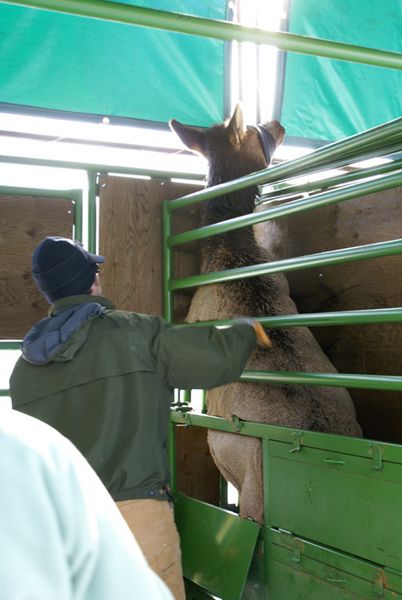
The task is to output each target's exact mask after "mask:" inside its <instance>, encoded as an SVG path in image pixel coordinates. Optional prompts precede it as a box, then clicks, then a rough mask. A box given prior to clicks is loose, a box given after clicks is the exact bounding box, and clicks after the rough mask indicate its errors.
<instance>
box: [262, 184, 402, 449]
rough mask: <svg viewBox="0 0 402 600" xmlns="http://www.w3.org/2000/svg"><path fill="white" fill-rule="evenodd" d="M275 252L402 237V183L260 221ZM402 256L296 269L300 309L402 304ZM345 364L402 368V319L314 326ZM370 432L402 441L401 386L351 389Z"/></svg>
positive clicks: (373, 370)
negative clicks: (385, 389)
mask: <svg viewBox="0 0 402 600" xmlns="http://www.w3.org/2000/svg"><path fill="white" fill-rule="evenodd" d="M258 229H259V235H260V239H261V241H262V243H264V245H266V246H268V247H271V249H272V250H273V252H274V255H275V257H276V258H289V257H293V256H302V255H306V254H312V253H315V252H322V251H325V250H335V249H338V248H343V247H351V246H359V245H363V244H370V243H374V242H381V241H386V240H392V239H397V238H400V237H401V231H402V188H398V189H394V190H388V191H385V192H381V193H377V194H370V195H369V196H365V197H362V198H359V199H356V200H353V201H350V202H345V203H342V204H338V205H335V206H331V207H326V208H321V209H318V210H316V211H309V212H306V213H302V214H300V215H298V216H293V217H288V218H284V219H278V220H277V221H276V222H275V223H274V224H269V223H266V224H265V225H264V226H263V227H261V226H259V228H258ZM401 273H402V256H401V255H397V256H392V257H386V258H379V259H375V260H367V261H360V262H355V263H349V264H344V265H338V266H326V267H323V268H320V269H308V270H305V271H299V272H294V273H289V274H288V275H287V278H288V280H289V284H290V289H291V295H292V297H293V299H294V300H295V301H296V304H297V305H298V308H299V310H300V312H324V311H332V310H334V311H342V310H358V309H370V308H391V307H399V306H401V305H402V277H401ZM312 331H313V333H314V334H315V336H316V337H317V339H318V341H319V342H320V344H321V346H322V347H323V349H324V350H325V352H326V353H327V354H328V356H329V357H330V359H331V360H332V362H333V363H334V364H335V366H336V367H337V368H338V370H339V371H341V372H345V373H368V374H383V375H402V361H401V348H402V324H396V323H395V324H387V325H381V326H380V325H364V326H363V325H354V326H348V327H336V328H334V327H325V328H314V329H312ZM350 392H351V395H352V397H353V399H354V401H355V404H356V407H357V411H358V417H359V421H360V423H361V425H362V426H363V430H364V434H365V436H366V437H370V438H374V439H381V440H384V441H396V442H399V443H402V393H390V392H380V391H370V390H350Z"/></svg>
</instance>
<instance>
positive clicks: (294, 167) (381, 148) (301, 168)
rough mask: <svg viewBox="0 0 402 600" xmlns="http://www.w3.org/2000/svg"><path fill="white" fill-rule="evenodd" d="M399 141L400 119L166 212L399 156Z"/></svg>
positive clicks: (197, 196)
mask: <svg viewBox="0 0 402 600" xmlns="http://www.w3.org/2000/svg"><path fill="white" fill-rule="evenodd" d="M401 140H402V117H400V118H398V119H393V120H392V121H389V122H388V123H384V124H383V125H379V126H378V127H373V128H372V129H368V130H366V131H363V132H362V133H357V134H355V135H353V136H351V137H348V138H345V139H343V140H340V141H339V142H334V143H332V144H329V145H327V146H324V147H322V148H319V149H318V150H315V151H314V152H312V153H311V154H308V155H307V156H302V157H300V158H296V159H294V160H289V161H287V162H284V163H281V164H279V165H275V166H273V167H268V168H267V169H263V170H262V171H258V172H255V173H251V174H250V175H246V176H244V177H240V178H238V179H234V180H232V181H229V182H226V183H221V184H219V185H216V186H213V187H211V188H208V189H206V190H201V191H200V192H194V193H192V194H188V195H186V196H184V197H182V198H177V199H175V200H171V202H170V204H169V206H168V208H167V210H168V211H169V212H171V211H174V210H176V209H177V208H184V207H185V206H190V205H192V204H196V203H197V202H203V201H205V200H210V199H212V198H217V197H218V196H220V195H222V194H229V193H230V192H236V191H238V190H241V189H244V188H247V187H251V186H255V185H261V184H267V183H271V182H276V181H281V180H283V179H285V178H288V177H295V176H296V175H297V176H301V175H306V174H308V173H312V172H314V171H317V170H323V169H329V168H337V167H341V166H345V165H349V164H350V163H351V162H357V161H360V160H366V159H368V158H372V157H376V156H379V155H387V154H391V153H393V152H399V151H401V149H402V148H401V146H402V142H401ZM374 144H377V146H375V145H374Z"/></svg>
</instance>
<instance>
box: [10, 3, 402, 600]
mask: <svg viewBox="0 0 402 600" xmlns="http://www.w3.org/2000/svg"><path fill="white" fill-rule="evenodd" d="M250 7H252V10H251V8H250ZM275 11H277V12H275ZM274 13H275V14H276V15H277V22H276V23H275V27H277V30H273V29H274V28H273V27H272V29H270V28H269V27H267V26H266V23H268V25H269V24H270V23H271V25H272V21H269V17H272V15H273V14H274ZM263 17H264V18H266V19H267V20H266V21H264V20H263ZM401 17H402V5H401V2H400V0H395V2H384V1H383V0H382V1H381V0H371V2H367V3H362V2H361V0H349V1H347V2H346V0H321V1H320V2H319V3H317V2H314V1H313V0H293V1H292V2H289V1H283V2H281V1H279V0H278V1H276V2H274V1H270V2H269V1H265V2H263V1H260V2H258V1H255V2H248V3H247V2H226V1H217V0H210V1H209V2H205V3H197V2H194V1H190V0H188V1H185V0H182V1H181V2H180V1H177V2H164V1H162V0H161V1H160V2H156V1H154V2H152V1H150V2H141V3H136V2H131V1H130V2H128V1H127V2H120V3H118V2H114V1H106V0H86V1H81V2H78V1H77V0H63V1H58V2H55V1H51V0H49V1H44V0H36V1H34V0H32V1H24V2H10V1H8V2H0V24H1V26H2V27H1V29H2V37H1V39H0V52H1V56H2V65H3V66H2V70H1V73H0V103H1V111H2V112H1V113H0V117H1V123H2V126H1V129H2V131H1V136H2V138H1V139H2V140H3V142H4V143H2V146H1V147H2V151H1V154H0V166H1V170H0V176H1V180H0V184H1V187H0V207H1V208H0V211H1V212H0V214H1V219H0V233H1V235H0V245H1V249H2V256H3V260H2V264H1V265H0V279H1V280H2V293H1V294H0V302H1V317H0V338H1V342H0V349H1V352H2V353H3V356H6V353H10V352H14V353H16V352H17V350H18V348H19V340H20V339H21V338H22V336H23V335H24V333H25V332H26V331H27V330H28V328H29V327H30V326H31V325H32V324H33V323H34V322H35V321H37V320H38V319H39V318H41V317H43V316H44V314H45V312H46V306H45V303H44V301H43V300H42V299H41V298H40V296H39V294H38V293H37V292H36V291H35V289H34V285H33V282H32V279H31V275H30V255H31V252H32V249H33V247H34V246H35V245H36V243H37V242H38V241H40V239H42V238H43V237H44V236H45V235H47V234H49V235H50V234H52V235H54V234H58V235H65V236H69V237H71V236H74V237H75V238H76V239H80V240H83V241H84V242H85V243H86V244H87V245H88V248H89V249H90V250H92V251H95V250H98V249H99V252H101V253H102V254H104V255H106V256H107V257H108V266H107V268H105V271H104V273H103V288H104V292H105V295H106V296H108V297H110V298H111V299H112V300H113V301H114V302H115V304H116V305H118V306H119V307H120V308H123V309H128V310H135V311H138V312H148V313H152V314H163V315H164V316H165V318H166V319H167V320H168V321H169V322H172V323H173V322H174V323H178V324H180V323H181V322H183V320H184V319H185V315H186V312H187V309H188V306H189V304H190V301H191V298H192V295H193V293H194V290H195V289H196V288H197V287H199V286H204V285H208V284H213V283H216V282H220V281H230V280H233V279H243V278H244V279H247V278H253V277H256V276H258V275H261V274H269V273H275V272H282V273H285V274H286V275H287V278H288V280H289V285H290V289H291V294H292V297H293V298H294V300H295V301H296V303H297V305H298V308H299V313H300V314H298V315H283V316H282V315H281V316H276V317H272V316H270V315H266V316H265V317H263V318H260V321H261V322H262V323H263V324H264V325H265V326H266V327H269V328H270V329H272V330H275V329H281V328H294V327H296V328H297V327H301V326H308V327H311V328H312V329H313V332H314V334H315V336H316V337H317V339H318V341H319V343H320V345H321V346H322V348H323V349H324V351H325V352H326V354H327V355H328V356H329V358H330V359H331V361H332V362H333V363H334V365H335V366H336V367H337V369H338V371H339V373H336V374H332V373H331V374H329V373H301V372H297V373H295V372H291V373H289V372H285V371H279V372H268V371H267V372H261V371H258V372H257V371H245V372H244V373H243V375H242V381H251V382H260V383H261V384H267V383H268V384H271V385H273V386H274V385H294V384H298V385H313V386H322V385H324V386H334V387H336V386H341V387H347V388H348V389H349V390H350V392H351V395H352V398H353V400H354V403H355V406H356V410H357V415H358V420H359V422H360V424H361V426H362V429H363V436H364V437H363V438H361V439H356V438H348V437H342V436H336V435H330V434H323V433H318V432H312V431H304V430H298V429H292V428H286V427H278V426H273V425H269V424H262V423H256V422H252V421H250V422H249V421H247V422H246V421H241V420H239V419H238V418H237V417H236V415H233V418H232V419H231V420H225V419H222V418H218V417H212V416H209V415H207V414H205V410H204V406H203V394H202V392H201V391H198V392H197V393H196V392H194V391H191V390H177V393H176V396H175V398H176V399H175V404H174V405H173V406H172V413H171V431H170V444H169V455H170V463H171V470H172V483H173V489H174V493H175V515H176V521H177V525H178V528H179V532H180V536H181V544H182V552H183V568H184V575H185V578H186V590H187V597H188V598H189V599H194V600H197V599H203V598H204V599H205V598H214V597H215V598H221V599H223V600H235V599H240V598H244V599H250V600H254V599H260V598H261V599H262V598H269V600H283V599H285V598H286V600H288V599H289V600H296V599H300V600H301V599H309V600H310V599H311V600H316V599H317V600H323V599H325V600H327V599H328V600H332V599H333V600H338V599H344V598H345V599H349V598H350V599H353V598H362V599H367V598H389V599H391V598H402V542H401V540H402V524H401V519H400V518H399V516H398V515H399V507H400V505H401V504H402V419H401V417H402V366H401V358H400V348H401V346H402V327H401V321H402V308H401V297H402V279H401V275H400V273H401V271H402V258H401V253H402V239H401V234H400V231H401V225H402V210H401V201H402V197H401V185H402V169H401V167H402V163H401V160H402V155H401V150H402V118H401V106H402V94H401V90H402V85H401V84H402V76H401V69H402V55H401V54H400V51H401V47H402V39H401V35H400V23H401ZM262 25H263V26H262ZM273 64H274V66H275V68H274V69H272V65H273ZM267 74H268V75H267ZM267 78H268V79H269V82H268V84H269V85H268V88H269V87H272V88H273V89H274V92H273V93H271V90H267V81H266V79H267ZM268 92H269V93H268ZM239 97H240V98H241V99H243V100H245V101H247V102H246V104H247V107H248V108H247V111H248V113H247V114H248V119H249V120H250V123H256V122H258V121H260V120H262V118H264V117H266V116H267V115H268V116H269V117H275V118H278V119H279V120H280V121H281V122H282V123H283V124H284V126H285V128H286V131H287V138H286V140H287V141H286V143H285V147H284V150H283V151H282V155H281V154H280V152H279V151H278V153H277V154H276V155H275V156H276V160H275V164H274V165H273V166H272V167H270V168H269V169H265V170H263V171H259V172H255V173H251V174H249V175H247V176H245V177H242V178H238V179H236V180H234V181H231V182H227V183H224V184H221V185H219V186H217V188H216V189H214V188H208V190H204V189H203V187H204V184H203V176H204V173H205V171H204V169H205V165H204V164H201V163H200V162H199V161H198V159H197V162H196V159H193V158H192V157H191V156H190V155H189V154H188V153H186V152H185V151H183V150H182V149H180V146H177V145H176V146H175V143H174V142H172V140H171V134H170V133H169V132H168V130H167V126H166V123H167V121H168V120H169V119H170V118H173V117H174V118H178V119H180V120H182V121H183V122H185V123H188V124H192V125H197V126H202V127H206V126H209V125H211V124H212V123H215V122H221V121H222V120H223V119H224V118H226V117H228V116H229V114H230V110H231V107H232V106H233V103H234V101H235V100H237V99H238V98H239ZM250 99H251V100H250ZM267 103H271V104H270V108H269V111H267V108H266V105H267ZM41 117H42V118H44V117H46V119H43V120H41ZM32 118H33V119H34V121H31V119H32ZM36 118H37V119H38V121H35V119H36ZM61 119H63V122H62V124H60V125H58V126H60V127H65V129H63V132H62V133H58V134H55V133H54V131H56V130H57V127H56V126H55V124H56V123H58V122H59V120H61ZM77 121H78V122H79V129H80V130H81V135H80V134H79V133H73V123H75V122H77ZM33 122H34V123H35V124H34V125H32V123H33ZM66 122H67V125H65V123H66ZM36 123H38V125H36ZM47 127H49V129H48V130H47V129H46V128H47ZM84 131H85V134H83V133H82V132H84ZM85 136H88V138H87V139H86V137H85ZM89 137H91V140H89ZM143 140H145V141H143ZM298 146H303V148H304V151H303V152H299V156H297V157H296V158H292V152H293V151H294V149H295V148H296V147H298ZM68 149H70V150H71V149H72V150H73V154H71V152H70V154H69V155H68V156H67V150H68ZM307 149H308V151H307ZM285 151H286V152H285ZM106 153H107V154H106ZM177 153H179V157H180V161H177V160H176V159H177V158H178V154H177ZM145 158H146V159H147V160H145ZM200 164H201V166H200ZM155 165H157V166H156V167H155ZM183 165H184V166H183ZM13 169H14V170H15V173H16V174H17V177H18V181H19V183H18V185H17V184H16V183H15V182H11V183H10V177H9V175H10V173H11V172H12V171H13ZM23 169H24V170H23ZM29 169H33V171H34V172H36V171H38V172H41V173H44V175H43V177H45V178H46V177H47V175H48V174H49V176H50V173H56V177H53V178H52V182H51V184H46V185H43V184H42V185H41V186H40V187H38V184H36V185H28V184H27V183H26V181H28V179H29V175H27V173H29V172H33V171H29ZM43 169H47V170H46V171H43ZM65 173H67V174H68V173H70V175H71V173H73V175H71V177H70V179H69V182H73V184H66V185H60V183H59V182H58V181H57V178H61V177H62V176H64V175H63V174H65ZM20 182H21V183H20ZM250 186H257V189H258V195H257V196H256V210H255V211H253V212H252V213H250V214H249V215H247V216H243V217H242V218H241V219H231V220H228V221H227V222H222V223H219V224H218V225H217V226H216V225H215V226H209V227H208V226H204V227H203V226H201V224H200V221H199V207H200V205H201V204H202V203H203V202H205V201H207V200H209V199H211V198H214V197H218V196H219V195H220V194H223V193H229V192H233V191H236V190H240V189H243V188H246V187H250ZM251 225H252V226H253V227H255V228H256V231H257V232H258V235H259V237H260V240H261V244H263V245H265V246H269V247H270V249H271V250H272V252H273V254H274V255H275V260H273V261H271V262H269V263H266V264H263V265H261V264H259V265H255V266H253V267H243V268H242V267H238V268H235V269H233V270H231V271H227V272H221V273H219V272H218V273H210V274H208V275H205V274H202V275H201V274H200V273H199V262H198V254H199V242H200V241H201V240H203V239H206V238H209V237H212V236H215V235H219V234H222V233H225V232H228V231H233V230H235V229H237V228H240V227H245V226H251ZM228 323H230V320H227V321H217V322H215V324H216V325H217V326H224V325H227V324H228ZM199 326H202V323H200V325H199ZM12 360H14V359H13V358H12V359H11V362H12ZM2 362H3V361H2ZM5 362H6V361H5V360H4V362H3V364H4V363H5ZM10 364H11V363H10ZM2 387H3V389H2V390H1V395H2V396H3V397H4V398H6V397H7V396H8V389H7V383H3V384H2ZM208 429H214V430H220V431H224V432H228V433H232V434H233V435H238V436H243V435H246V436H253V437H256V438H259V439H260V440H261V444H262V448H263V481H264V524H263V526H260V525H258V524H257V523H255V522H253V521H251V520H248V519H242V518H240V517H239V516H238V514H237V508H236V501H235V499H233V497H232V496H233V495H232V496H231V493H230V490H229V491H228V488H227V486H226V485H225V483H224V482H223V481H222V479H221V477H220V474H219V472H218V471H217V469H216V467H215V465H214V463H213V461H212V459H211V456H210V454H209V451H208V446H207V441H206V432H207V430H208Z"/></svg>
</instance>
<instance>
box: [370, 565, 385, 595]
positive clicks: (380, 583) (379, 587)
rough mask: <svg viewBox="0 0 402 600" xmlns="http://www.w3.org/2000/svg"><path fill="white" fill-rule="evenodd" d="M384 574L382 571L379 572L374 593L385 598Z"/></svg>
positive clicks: (374, 585)
mask: <svg viewBox="0 0 402 600" xmlns="http://www.w3.org/2000/svg"><path fill="white" fill-rule="evenodd" d="M384 587H385V586H384V573H383V572H382V571H378V572H377V574H376V576H375V580H374V584H373V592H374V594H375V595H376V596H384Z"/></svg>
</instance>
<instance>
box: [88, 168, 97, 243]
mask: <svg viewBox="0 0 402 600" xmlns="http://www.w3.org/2000/svg"><path fill="white" fill-rule="evenodd" d="M97 177H98V175H97V173H96V172H95V171H88V250H89V252H95V253H96V198H97V187H98V186H97Z"/></svg>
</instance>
